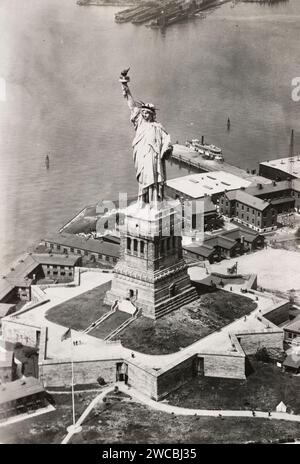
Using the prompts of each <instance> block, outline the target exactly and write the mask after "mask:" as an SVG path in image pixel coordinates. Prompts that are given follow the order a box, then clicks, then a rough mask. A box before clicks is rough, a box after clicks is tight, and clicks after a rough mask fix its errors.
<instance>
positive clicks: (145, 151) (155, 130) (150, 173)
mask: <svg viewBox="0 0 300 464" xmlns="http://www.w3.org/2000/svg"><path fill="white" fill-rule="evenodd" d="M131 122H132V123H133V125H134V128H135V130H136V135H135V138H134V140H133V143H132V147H133V160H134V165H135V170H136V178H137V181H138V183H139V197H140V196H142V195H143V194H145V193H147V192H149V190H150V188H151V187H152V188H154V189H155V188H156V189H157V192H158V196H160V197H161V193H160V192H161V189H160V187H161V186H162V184H163V182H164V181H165V180H166V172H165V160H164V154H165V152H166V151H167V150H168V149H169V148H170V145H171V138H170V136H169V134H168V133H167V132H166V131H165V129H164V128H163V126H162V125H161V124H159V123H157V122H149V121H145V119H144V118H143V116H142V114H141V109H140V108H138V107H135V108H134V109H133V110H132V112H131Z"/></svg>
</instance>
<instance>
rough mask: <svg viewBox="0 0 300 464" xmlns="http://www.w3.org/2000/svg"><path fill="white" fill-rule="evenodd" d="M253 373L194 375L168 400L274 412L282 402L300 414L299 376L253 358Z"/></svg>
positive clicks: (192, 405)
mask: <svg viewBox="0 0 300 464" xmlns="http://www.w3.org/2000/svg"><path fill="white" fill-rule="evenodd" d="M250 364H251V370H252V372H251V373H250V375H249V376H248V377H247V379H246V380H237V379H222V378H214V377H195V378H193V379H192V380H191V381H189V383H187V384H185V385H184V386H182V387H180V388H179V389H178V390H176V391H174V392H172V393H170V394H169V395H168V397H167V399H168V403H169V404H172V405H174V406H180V407H186V408H200V409H204V408H207V409H236V410H238V409H241V410H249V409H250V410H259V411H266V412H268V411H274V410H275V408H276V406H277V405H278V404H279V403H280V401H283V402H284V403H285V404H286V405H287V406H288V407H289V408H290V409H291V410H293V411H294V413H295V414H299V413H300V398H299V391H300V376H295V375H291V374H289V373H286V372H282V370H281V369H280V368H279V367H277V366H276V364H271V363H264V362H262V361H258V360H256V359H255V357H254V356H252V357H251V358H250Z"/></svg>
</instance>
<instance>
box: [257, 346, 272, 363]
mask: <svg viewBox="0 0 300 464" xmlns="http://www.w3.org/2000/svg"><path fill="white" fill-rule="evenodd" d="M255 359H257V361H262V362H266V363H267V362H269V361H270V356H269V353H268V350H267V348H266V347H265V346H263V347H262V348H257V351H256V353H255Z"/></svg>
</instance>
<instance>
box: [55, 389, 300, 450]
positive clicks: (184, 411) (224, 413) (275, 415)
mask: <svg viewBox="0 0 300 464" xmlns="http://www.w3.org/2000/svg"><path fill="white" fill-rule="evenodd" d="M115 386H117V387H118V388H119V390H120V391H122V392H124V393H127V394H128V395H130V396H131V397H132V398H134V399H135V400H136V401H138V402H139V403H142V404H145V405H146V406H149V407H150V408H152V409H155V410H157V411H161V412H165V413H167V414H175V415H177V416H202V417H207V416H210V417H220V416H221V417H250V418H252V419H262V418H263V419H269V420H284V421H291V422H299V423H300V415H292V414H288V413H283V412H272V415H271V417H269V416H268V413H267V412H262V411H255V416H253V415H252V411H248V410H223V409H189V408H181V407H179V406H172V405H170V404H166V403H163V402H157V401H154V400H152V399H151V398H148V397H147V396H145V395H143V394H142V393H140V392H139V391H138V390H136V389H135V388H132V387H128V386H127V385H125V384H123V383H121V382H116V383H115V384H114V385H111V386H109V387H106V388H105V389H104V390H102V392H101V393H100V394H99V395H97V396H96V397H95V398H94V399H93V400H92V401H91V403H90V404H89V406H88V407H87V408H86V410H85V411H84V412H83V413H82V415H81V416H80V418H79V419H78V421H77V422H76V427H80V426H81V425H82V424H83V422H84V420H85V419H86V418H87V416H88V415H89V413H90V412H91V411H92V409H93V408H94V406H95V405H96V404H97V403H99V402H100V401H103V398H104V397H105V395H107V393H109V392H111V391H112V390H113V388H114V387H115ZM73 434H74V432H68V434H67V435H66V436H65V438H64V439H63V441H62V443H61V444H64V445H65V444H67V443H68V442H69V441H70V439H71V438H72V436H73Z"/></svg>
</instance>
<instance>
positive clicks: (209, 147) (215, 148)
mask: <svg viewBox="0 0 300 464" xmlns="http://www.w3.org/2000/svg"><path fill="white" fill-rule="evenodd" d="M204 146H205V148H207V149H208V150H209V151H212V152H213V153H216V154H217V155H220V154H221V153H222V149H221V148H219V147H216V145H212V144H211V145H204Z"/></svg>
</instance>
